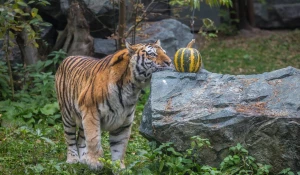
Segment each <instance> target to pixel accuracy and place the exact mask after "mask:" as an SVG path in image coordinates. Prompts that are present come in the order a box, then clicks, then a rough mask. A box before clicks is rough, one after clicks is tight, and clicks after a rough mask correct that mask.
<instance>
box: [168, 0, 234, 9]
mask: <svg viewBox="0 0 300 175" xmlns="http://www.w3.org/2000/svg"><path fill="white" fill-rule="evenodd" d="M205 3H206V4H208V5H209V6H220V5H225V6H226V7H230V6H232V1H231V0H205ZM200 4H201V3H200V0H187V1H183V0H171V1H170V5H179V6H190V7H191V9H193V8H195V9H198V10H200Z"/></svg>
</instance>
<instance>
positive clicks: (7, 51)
mask: <svg viewBox="0 0 300 175" xmlns="http://www.w3.org/2000/svg"><path fill="white" fill-rule="evenodd" d="M8 47H9V30H8V29H7V30H6V49H5V50H6V62H7V68H8V74H9V84H10V86H11V93H12V99H14V95H15V90H14V89H15V88H14V79H13V76H12V71H11V65H10V61H9V58H8V55H9V49H8Z"/></svg>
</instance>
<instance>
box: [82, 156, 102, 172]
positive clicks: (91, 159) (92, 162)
mask: <svg viewBox="0 0 300 175" xmlns="http://www.w3.org/2000/svg"><path fill="white" fill-rule="evenodd" d="M98 159H99V157H98V156H94V155H93V156H88V154H86V155H85V156H84V157H83V158H82V159H81V161H80V162H81V163H84V164H87V165H88V166H89V167H90V168H91V169H93V170H100V169H102V168H103V164H102V163H101V162H100V161H99V160H98Z"/></svg>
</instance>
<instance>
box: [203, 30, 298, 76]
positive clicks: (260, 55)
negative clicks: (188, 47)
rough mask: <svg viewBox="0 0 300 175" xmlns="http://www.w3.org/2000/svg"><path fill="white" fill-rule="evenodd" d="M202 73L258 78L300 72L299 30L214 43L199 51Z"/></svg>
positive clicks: (211, 42) (209, 43) (227, 39)
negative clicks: (281, 71) (265, 74)
mask: <svg viewBox="0 0 300 175" xmlns="http://www.w3.org/2000/svg"><path fill="white" fill-rule="evenodd" d="M199 50H200V52H201V55H202V57H203V62H204V66H205V69H207V70H208V71H211V72H216V73H223V74H235V75H237V74H258V73H263V72H269V71H272V70H276V69H281V68H285V67H287V66H293V67H295V68H300V30H295V31H289V32H272V33H262V34H259V35H258V36H253V37H233V38H232V37H230V38H222V39H218V38H217V39H214V40H212V41H209V42H208V43H206V44H205V46H203V47H201V48H200V49H199Z"/></svg>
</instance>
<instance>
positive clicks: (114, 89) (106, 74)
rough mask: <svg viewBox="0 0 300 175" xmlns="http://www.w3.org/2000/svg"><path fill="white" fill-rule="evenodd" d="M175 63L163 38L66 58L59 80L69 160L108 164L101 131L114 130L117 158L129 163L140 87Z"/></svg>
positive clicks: (95, 165)
mask: <svg viewBox="0 0 300 175" xmlns="http://www.w3.org/2000/svg"><path fill="white" fill-rule="evenodd" d="M170 65H171V59H170V58H169V57H168V56H167V55H166V53H165V51H164V50H163V49H162V47H161V46H160V41H159V40H158V41H156V42H155V43H150V44H138V45H130V44H129V43H127V42H126V49H123V50H121V51H118V52H116V53H115V54H112V55H109V56H107V57H105V58H103V59H95V58H91V57H84V56H70V57H68V58H66V59H65V60H64V61H63V62H62V63H61V65H60V66H59V68H58V70H57V73H56V75H55V80H56V91H57V98H58V101H59V105H60V110H61V114H62V121H63V125H64V132H65V138H66V143H67V145H68V150H67V162H68V163H76V162H78V161H80V162H82V163H85V164H88V165H89V166H90V167H91V168H92V169H100V168H102V164H101V162H99V161H98V158H99V157H100V156H101V155H102V154H103V150H102V146H101V131H108V132H109V143H110V150H111V154H112V160H113V161H115V160H120V161H121V166H122V167H125V165H124V163H123V159H124V155H125V151H126V147H127V143H128V139H129V137H130V131H131V125H132V122H133V119H134V112H135V106H136V103H137V101H138V97H139V95H140V92H141V90H142V88H144V87H145V86H146V85H147V84H149V81H150V78H151V75H152V73H153V72H155V71H159V70H162V69H165V68H170ZM76 128H78V129H76Z"/></svg>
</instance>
